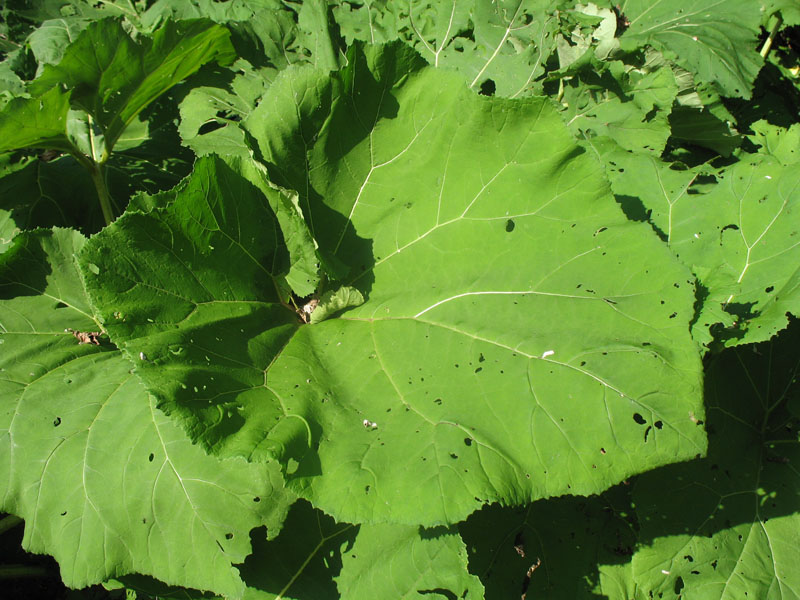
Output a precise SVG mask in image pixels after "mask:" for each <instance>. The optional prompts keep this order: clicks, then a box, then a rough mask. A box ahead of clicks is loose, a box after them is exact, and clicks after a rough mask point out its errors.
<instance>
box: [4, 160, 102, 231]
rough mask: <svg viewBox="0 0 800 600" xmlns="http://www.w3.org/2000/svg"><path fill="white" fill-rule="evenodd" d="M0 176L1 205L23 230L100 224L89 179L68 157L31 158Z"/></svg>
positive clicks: (90, 228)
mask: <svg viewBox="0 0 800 600" xmlns="http://www.w3.org/2000/svg"><path fill="white" fill-rule="evenodd" d="M20 167H21V168H19V169H17V170H15V171H14V172H12V173H9V174H7V175H5V176H4V177H2V178H0V208H3V209H6V210H10V211H12V214H13V216H14V220H15V221H16V222H17V224H18V225H19V226H20V227H21V228H23V229H34V228H36V227H52V226H58V227H74V228H76V229H80V230H83V231H85V232H86V233H89V232H92V231H97V230H99V229H100V228H101V226H102V224H103V220H102V219H103V217H102V213H101V212H100V207H99V206H98V205H97V200H96V198H97V196H96V192H95V190H94V187H93V186H92V180H91V179H90V177H89V175H88V174H87V173H86V170H85V169H84V168H83V166H81V165H80V163H78V162H77V161H76V160H75V159H73V158H72V157H71V156H61V157H57V158H55V159H54V160H51V161H47V160H42V159H31V160H30V161H29V162H27V163H25V164H22V165H20Z"/></svg>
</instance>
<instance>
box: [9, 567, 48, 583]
mask: <svg viewBox="0 0 800 600" xmlns="http://www.w3.org/2000/svg"><path fill="white" fill-rule="evenodd" d="M23 577H53V573H52V571H50V570H49V569H45V568H44V567H33V566H28V565H0V580H3V579H21V578H23Z"/></svg>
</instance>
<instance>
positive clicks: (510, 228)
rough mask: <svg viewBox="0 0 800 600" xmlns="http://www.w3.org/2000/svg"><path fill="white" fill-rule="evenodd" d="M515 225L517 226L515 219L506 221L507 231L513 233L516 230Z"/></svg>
mask: <svg viewBox="0 0 800 600" xmlns="http://www.w3.org/2000/svg"><path fill="white" fill-rule="evenodd" d="M515 227H516V225H515V224H514V221H512V220H511V219H509V220H508V221H506V231H507V232H508V233H511V232H512V231H514V228H515Z"/></svg>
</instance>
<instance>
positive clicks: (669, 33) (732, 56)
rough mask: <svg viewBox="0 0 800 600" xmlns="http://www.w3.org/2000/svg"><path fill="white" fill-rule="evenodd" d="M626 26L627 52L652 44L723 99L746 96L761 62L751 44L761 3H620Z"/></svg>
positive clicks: (643, 0)
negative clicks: (717, 91) (715, 90)
mask: <svg viewBox="0 0 800 600" xmlns="http://www.w3.org/2000/svg"><path fill="white" fill-rule="evenodd" d="M618 6H619V11H620V13H621V14H624V15H625V18H626V19H627V21H628V22H629V26H628V29H627V30H626V31H625V33H624V34H623V35H622V44H623V47H626V48H630V49H633V48H636V47H641V46H644V45H646V44H651V45H653V46H654V47H656V48H658V49H659V50H662V51H664V52H666V53H669V55H670V56H673V57H675V60H676V61H677V62H678V64H680V65H682V66H683V67H685V68H686V69H688V70H690V71H691V72H693V73H694V74H695V77H696V79H697V80H698V82H709V83H713V84H714V86H715V87H716V88H717V89H718V90H719V91H720V93H722V94H723V95H724V96H731V97H737V98H750V96H751V93H752V89H753V82H754V80H755V78H756V75H758V71H759V69H760V68H761V65H762V63H763V59H762V58H761V56H759V54H758V52H757V51H756V48H755V44H756V41H757V37H758V35H759V33H760V25H761V23H760V21H761V14H760V11H759V3H758V2H753V1H752V0H694V1H692V2H678V3H675V2H669V1H667V0H623V1H622V2H620V3H619V5H618Z"/></svg>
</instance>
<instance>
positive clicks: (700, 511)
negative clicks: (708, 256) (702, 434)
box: [633, 322, 800, 599]
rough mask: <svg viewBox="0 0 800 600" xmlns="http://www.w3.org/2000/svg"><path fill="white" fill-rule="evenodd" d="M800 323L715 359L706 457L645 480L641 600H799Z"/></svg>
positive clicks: (638, 493)
mask: <svg viewBox="0 0 800 600" xmlns="http://www.w3.org/2000/svg"><path fill="white" fill-rule="evenodd" d="M798 332H799V330H798V327H797V323H796V322H794V323H793V325H792V326H790V328H789V330H787V331H785V332H783V333H782V334H781V335H780V336H778V337H777V338H776V339H774V340H772V341H771V342H767V343H764V344H759V345H757V346H751V347H749V348H733V349H729V350H726V351H725V352H723V353H722V354H721V355H719V356H717V357H716V358H715V359H714V361H713V362H712V363H711V365H710V367H709V369H708V371H707V377H706V402H707V405H708V412H707V414H708V423H707V425H706V429H707V431H708V435H709V452H708V456H707V457H706V458H704V459H703V460H699V461H692V462H690V463H686V464H685V465H675V466H671V467H668V468H666V469H663V470H660V471H657V472H654V473H648V474H646V475H643V476H642V477H640V478H639V480H638V482H637V485H636V489H635V494H634V499H635V501H636V506H637V512H638V516H639V522H640V523H641V536H642V537H641V541H642V544H641V546H640V548H639V549H638V550H637V551H636V553H635V555H634V557H633V569H634V577H635V581H636V585H637V588H638V590H639V592H640V593H641V594H642V597H649V596H648V594H650V595H653V597H658V596H659V595H660V594H662V593H663V594H665V596H664V597H667V595H669V596H670V597H672V593H673V591H677V590H679V591H680V593H681V597H683V598H702V599H722V598H745V597H749V598H796V597H797V592H796V590H797V589H798V587H800V578H799V577H798V572H797V569H796V568H795V560H796V557H797V547H798V542H800V517H799V516H798V510H799V509H800V503H798V497H799V494H800V479H798V476H797V471H796V469H795V468H794V466H793V465H795V464H797V461H798V460H800V455H798V448H799V447H800V446H798V431H797V420H796V418H794V417H793V416H792V415H791V414H790V413H789V412H787V410H786V403H787V401H788V400H790V399H791V398H794V397H796V396H797V391H798V390H797V375H798V371H800V357H799V356H798V352H797V348H798V343H800V337H798Z"/></svg>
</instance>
